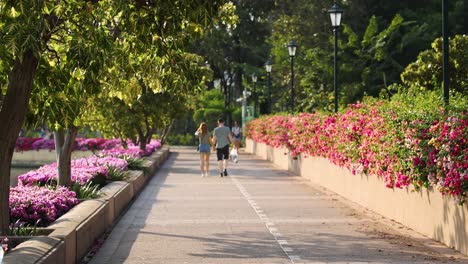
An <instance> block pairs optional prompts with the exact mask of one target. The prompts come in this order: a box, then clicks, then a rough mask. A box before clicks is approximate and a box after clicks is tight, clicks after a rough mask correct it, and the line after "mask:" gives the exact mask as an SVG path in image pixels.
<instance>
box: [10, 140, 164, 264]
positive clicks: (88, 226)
mask: <svg viewBox="0 0 468 264" xmlns="http://www.w3.org/2000/svg"><path fill="white" fill-rule="evenodd" d="M168 156H169V148H167V147H162V148H161V149H159V150H158V151H156V152H155V153H153V154H152V155H150V156H149V157H146V158H145V159H146V160H147V162H146V163H145V167H146V168H145V172H143V171H129V172H127V181H125V182H123V181H117V182H112V183H110V184H108V185H106V186H105V187H103V188H102V192H103V196H102V197H100V198H99V199H93V200H87V201H84V202H81V203H80V204H78V205H76V206H75V207H74V208H73V209H72V210H70V211H69V212H67V213H66V214H64V215H62V216H61V217H60V218H59V219H58V220H57V221H55V222H54V223H52V225H50V226H48V227H47V229H52V230H53V231H52V233H50V234H49V235H48V236H38V237H34V238H32V239H29V240H28V241H26V242H24V243H21V244H20V245H19V246H17V247H16V248H14V249H12V250H11V251H10V252H9V253H8V254H7V255H6V256H5V257H4V259H3V263H4V264H33V263H47V264H49V263H50V264H63V263H67V264H73V263H77V262H79V261H80V260H81V259H82V258H83V257H84V256H85V255H86V253H87V252H88V251H89V249H90V248H91V246H92V245H93V243H94V241H95V240H96V239H97V238H98V237H99V236H101V235H102V234H103V233H104V232H105V231H106V230H107V229H108V228H110V227H111V225H112V224H113V222H114V221H115V219H116V218H117V217H118V216H119V215H120V214H121V213H122V211H123V210H124V209H125V207H126V206H127V205H128V204H129V203H130V202H131V201H132V199H133V198H134V197H135V196H136V195H138V193H139V192H140V191H141V189H142V188H143V187H144V184H145V183H146V182H147V181H148V180H149V179H150V178H151V176H153V175H154V173H155V172H156V170H157V168H158V167H159V166H160V165H161V164H162V163H163V162H164V161H165V160H166V159H167V158H168Z"/></svg>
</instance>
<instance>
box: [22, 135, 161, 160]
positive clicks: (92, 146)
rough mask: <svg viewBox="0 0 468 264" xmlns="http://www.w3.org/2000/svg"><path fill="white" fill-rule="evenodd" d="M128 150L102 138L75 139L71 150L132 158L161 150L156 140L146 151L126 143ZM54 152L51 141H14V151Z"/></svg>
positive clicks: (29, 139) (28, 139)
mask: <svg viewBox="0 0 468 264" xmlns="http://www.w3.org/2000/svg"><path fill="white" fill-rule="evenodd" d="M127 145H128V149H125V148H123V146H122V142H121V141H120V139H104V138H77V139H76V140H75V145H74V147H73V150H82V151H84V150H102V154H106V155H113V156H117V155H124V156H132V157H145V156H149V155H151V154H152V153H153V152H154V151H156V150H157V149H159V148H161V143H160V141H158V140H151V142H150V143H149V144H148V145H147V146H146V150H145V151H143V150H140V149H139V147H138V146H135V145H134V144H133V143H132V142H131V141H128V142H127ZM40 149H46V150H54V149H55V142H54V140H53V139H43V138H25V137H19V138H18V139H17V141H16V147H15V150H16V151H28V150H40Z"/></svg>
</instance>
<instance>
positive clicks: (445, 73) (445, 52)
mask: <svg viewBox="0 0 468 264" xmlns="http://www.w3.org/2000/svg"><path fill="white" fill-rule="evenodd" d="M442 39H443V44H442V45H443V49H442V57H443V58H442V79H443V82H444V84H443V86H444V103H445V105H448V104H449V38H448V0H442Z"/></svg>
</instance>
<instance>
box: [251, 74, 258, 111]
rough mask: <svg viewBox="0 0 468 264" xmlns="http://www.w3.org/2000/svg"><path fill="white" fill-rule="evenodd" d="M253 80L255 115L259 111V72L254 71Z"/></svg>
mask: <svg viewBox="0 0 468 264" xmlns="http://www.w3.org/2000/svg"><path fill="white" fill-rule="evenodd" d="M252 82H253V98H254V112H253V114H254V116H255V115H256V113H257V74H255V72H254V73H252Z"/></svg>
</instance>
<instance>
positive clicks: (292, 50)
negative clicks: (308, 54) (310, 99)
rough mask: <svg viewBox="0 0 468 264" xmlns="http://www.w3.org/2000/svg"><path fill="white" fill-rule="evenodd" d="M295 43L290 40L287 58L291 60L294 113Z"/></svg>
mask: <svg viewBox="0 0 468 264" xmlns="http://www.w3.org/2000/svg"><path fill="white" fill-rule="evenodd" d="M296 48H297V44H296V42H295V41H294V40H291V42H289V44H288V51H289V58H290V60H291V98H290V100H291V114H292V113H294V56H295V55H296Z"/></svg>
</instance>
